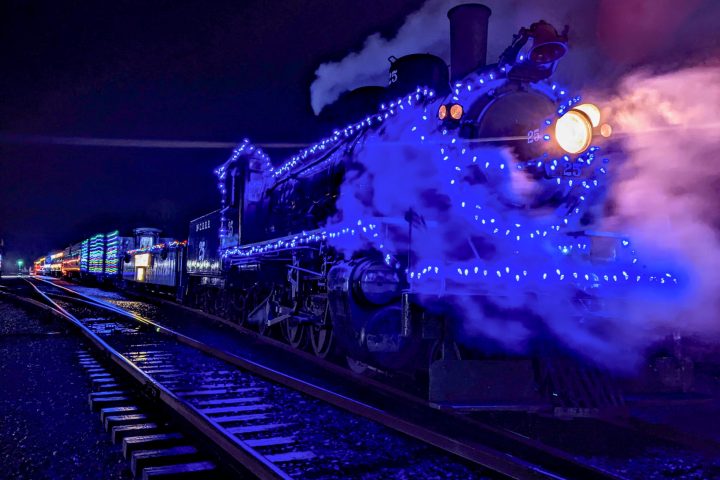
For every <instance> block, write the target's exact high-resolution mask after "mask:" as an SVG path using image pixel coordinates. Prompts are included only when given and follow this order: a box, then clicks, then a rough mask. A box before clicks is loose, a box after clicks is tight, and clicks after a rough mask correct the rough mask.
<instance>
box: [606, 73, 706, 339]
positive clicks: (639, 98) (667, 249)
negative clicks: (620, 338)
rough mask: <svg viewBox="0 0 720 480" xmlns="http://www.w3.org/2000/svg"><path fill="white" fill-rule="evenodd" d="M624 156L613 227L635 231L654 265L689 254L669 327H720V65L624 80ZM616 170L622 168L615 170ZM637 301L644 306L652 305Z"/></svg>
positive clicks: (618, 113)
mask: <svg viewBox="0 0 720 480" xmlns="http://www.w3.org/2000/svg"><path fill="white" fill-rule="evenodd" d="M609 114H610V118H611V119H612V121H613V123H614V125H615V131H616V132H617V135H618V136H619V137H620V138H621V139H622V143H623V149H624V154H625V160H624V162H623V164H622V165H621V166H620V168H619V171H618V172H617V174H616V178H615V182H614V184H613V186H612V188H611V191H610V193H611V201H612V205H613V213H612V216H610V217H609V218H607V219H606V224H607V226H608V227H609V228H612V229H614V230H620V231H624V232H628V233H629V234H630V236H631V237H632V238H633V239H634V242H635V244H636V246H637V249H638V251H640V252H645V254H644V257H645V259H646V260H649V261H650V262H653V261H662V260H663V259H662V258H649V257H652V256H653V254H655V255H656V256H657V255H658V254H659V255H663V256H667V255H669V256H673V257H675V258H678V259H682V260H683V261H684V262H685V264H686V267H687V268H688V269H689V272H688V274H689V279H690V280H691V282H692V284H691V289H690V291H689V296H688V298H685V299H684V302H683V303H682V304H678V305H676V306H677V307H678V311H677V312H674V313H675V315H674V318H668V316H667V315H657V316H655V317H646V322H653V321H658V322H662V321H663V320H675V321H676V322H678V323H675V324H665V325H662V326H663V327H667V328H673V329H675V330H678V331H684V332H703V333H706V334H707V333H718V332H719V331H720V319H719V318H718V314H719V313H720V237H718V228H720V209H718V207H717V205H718V202H719V201H720V66H699V67H694V68H687V69H682V70H678V71H674V72H670V73H666V74H662V75H652V74H651V73H649V72H638V73H635V74H632V75H629V76H627V77H625V78H624V79H623V81H622V83H621V85H620V88H619V90H618V95H617V96H616V97H615V98H613V99H612V100H611V102H610V108H609ZM616 168H617V167H616ZM647 307H648V306H647V305H638V308H640V309H644V308H647Z"/></svg>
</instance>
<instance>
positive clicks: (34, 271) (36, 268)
mask: <svg viewBox="0 0 720 480" xmlns="http://www.w3.org/2000/svg"><path fill="white" fill-rule="evenodd" d="M44 267H45V257H40V258H38V259H37V260H35V261H34V262H33V265H32V267H31V268H30V275H42V274H43V268H44Z"/></svg>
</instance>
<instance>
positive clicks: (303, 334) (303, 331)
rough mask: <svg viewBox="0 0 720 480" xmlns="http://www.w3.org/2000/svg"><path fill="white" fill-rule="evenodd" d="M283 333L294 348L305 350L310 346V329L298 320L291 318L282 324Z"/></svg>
mask: <svg viewBox="0 0 720 480" xmlns="http://www.w3.org/2000/svg"><path fill="white" fill-rule="evenodd" d="M282 331H283V336H284V337H285V340H287V342H288V343H289V344H290V346H291V347H293V348H298V349H305V348H306V347H307V345H308V328H307V326H306V325H302V324H301V323H299V322H298V321H297V320H296V319H293V318H289V319H287V320H285V321H283V322H282Z"/></svg>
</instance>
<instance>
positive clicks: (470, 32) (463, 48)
mask: <svg viewBox="0 0 720 480" xmlns="http://www.w3.org/2000/svg"><path fill="white" fill-rule="evenodd" d="M491 13H492V11H491V10H490V8H488V7H486V6H485V5H481V4H479V3H464V4H462V5H458V6H456V7H453V8H451V9H450V10H449V11H448V13H447V16H448V18H449V19H450V80H452V81H453V82H454V81H455V80H460V79H462V78H463V77H465V76H466V75H468V74H469V73H471V72H473V71H475V70H477V69H478V68H479V67H483V66H485V61H486V60H487V39H488V19H489V18H490V14H491Z"/></svg>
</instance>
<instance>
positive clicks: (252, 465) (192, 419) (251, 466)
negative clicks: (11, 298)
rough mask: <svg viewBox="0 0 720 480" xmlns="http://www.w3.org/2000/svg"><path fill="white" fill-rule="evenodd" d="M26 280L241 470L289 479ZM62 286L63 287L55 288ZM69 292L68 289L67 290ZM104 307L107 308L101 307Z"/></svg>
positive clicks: (100, 348) (96, 344)
mask: <svg viewBox="0 0 720 480" xmlns="http://www.w3.org/2000/svg"><path fill="white" fill-rule="evenodd" d="M38 280H40V281H42V282H46V283H50V284H51V285H52V286H53V287H58V286H57V285H54V284H52V283H51V282H48V281H47V280H42V279H38ZM25 281H26V282H28V283H29V284H30V286H31V287H32V288H33V289H34V290H35V291H36V292H37V293H38V295H40V297H41V298H42V299H43V300H44V301H45V302H46V303H48V304H49V305H50V306H51V307H52V308H53V310H55V311H56V312H57V313H59V314H60V315H61V316H62V317H64V318H65V319H66V320H68V321H69V322H71V323H72V324H73V325H74V326H75V327H77V328H78V329H79V330H80V331H81V332H82V334H83V335H84V336H85V337H86V338H87V339H88V340H90V342H91V343H92V345H93V346H94V347H95V348H97V349H98V350H100V351H102V352H104V353H105V354H106V356H107V358H108V359H109V360H110V361H112V362H113V363H115V364H116V365H118V366H119V367H120V368H121V369H122V370H124V371H125V372H126V373H127V374H128V375H129V376H130V377H132V378H133V379H134V380H135V381H136V382H137V383H139V384H140V385H141V386H142V387H145V388H151V389H152V391H153V392H154V393H155V394H156V395H155V397H156V398H157V399H158V400H159V401H161V402H162V403H163V404H165V406H166V407H168V408H170V409H171V410H172V411H174V412H176V413H177V414H179V415H180V416H181V417H182V418H183V419H185V420H186V421H187V422H188V423H189V424H190V425H191V426H192V427H193V428H195V429H196V430H197V432H198V433H200V434H201V435H202V436H203V437H205V438H206V439H207V440H210V441H211V442H212V443H213V444H214V445H216V446H217V447H218V448H220V450H221V451H222V452H224V453H225V454H226V455H227V456H228V457H229V458H231V459H234V460H235V461H236V462H237V463H238V465H237V466H239V467H241V469H243V470H247V471H249V472H251V473H252V474H253V475H255V476H257V477H258V478H261V479H263V480H266V479H267V480H277V479H282V480H291V478H292V477H290V476H288V475H287V474H286V473H285V472H283V471H282V470H281V469H279V468H278V467H277V466H276V465H274V464H273V463H271V462H270V461H268V460H267V459H266V458H265V457H263V456H262V455H260V454H258V453H257V452H255V451H254V450H253V449H252V448H250V447H249V446H247V445H246V444H245V442H243V441H242V440H240V439H238V438H236V437H233V436H231V435H230V434H229V433H227V432H225V431H224V429H223V428H222V427H220V425H218V424H217V423H216V422H214V421H213V420H212V419H210V418H209V417H207V416H206V415H203V414H202V413H200V412H198V411H197V410H196V409H194V408H193V407H191V406H190V405H188V404H187V403H186V402H185V401H184V400H182V399H180V398H179V397H178V396H176V395H175V394H174V393H172V392H171V391H170V390H168V389H167V388H166V387H164V386H163V385H162V384H160V383H158V382H156V381H155V380H154V379H153V378H152V377H150V376H149V375H147V374H146V373H145V372H143V371H142V370H141V369H140V368H138V367H137V366H136V365H135V364H134V363H133V362H132V361H130V360H129V359H128V358H126V357H125V356H124V355H122V354H121V353H120V352H118V351H117V350H115V349H114V348H113V347H111V346H110V345H109V344H108V343H107V342H105V341H104V340H103V339H102V338H100V337H99V336H98V335H96V334H95V333H93V332H92V331H91V330H90V329H89V328H88V327H86V326H85V325H83V323H82V322H81V321H80V320H78V319H77V318H76V317H75V316H74V315H72V314H71V313H70V312H68V311H67V310H66V309H65V308H63V307H62V306H60V305H58V304H57V303H56V302H55V301H53V300H52V299H51V298H50V297H49V296H48V295H47V294H45V293H44V292H42V291H41V290H40V289H39V288H38V287H37V286H36V285H35V284H33V283H32V281H31V280H27V279H25ZM58 288H63V287H58ZM71 292H72V290H71ZM73 293H75V294H76V295H78V296H82V295H81V294H78V293H77V292H73ZM88 303H92V304H94V305H96V306H98V307H103V306H102V305H100V304H99V303H97V302H94V301H91V302H88ZM105 308H107V307H105ZM108 310H111V311H113V312H115V313H120V312H119V311H118V310H115V309H108Z"/></svg>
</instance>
